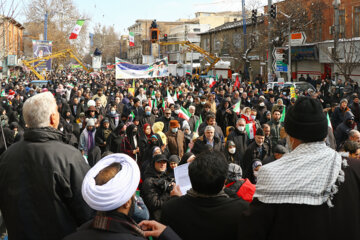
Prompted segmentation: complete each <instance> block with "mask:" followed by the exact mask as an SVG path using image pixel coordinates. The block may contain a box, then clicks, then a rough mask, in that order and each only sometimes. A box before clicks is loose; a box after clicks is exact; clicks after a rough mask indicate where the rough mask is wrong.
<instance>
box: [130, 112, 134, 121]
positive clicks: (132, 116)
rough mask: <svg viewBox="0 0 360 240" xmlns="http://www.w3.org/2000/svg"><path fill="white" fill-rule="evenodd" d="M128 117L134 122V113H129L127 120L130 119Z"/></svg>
mask: <svg viewBox="0 0 360 240" xmlns="http://www.w3.org/2000/svg"><path fill="white" fill-rule="evenodd" d="M130 117H131V118H132V119H131V121H134V119H135V114H134V112H131V113H130V115H129V118H130Z"/></svg>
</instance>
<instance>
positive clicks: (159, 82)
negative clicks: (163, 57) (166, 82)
mask: <svg viewBox="0 0 360 240" xmlns="http://www.w3.org/2000/svg"><path fill="white" fill-rule="evenodd" d="M156 82H157V84H159V85H160V87H161V84H162V81H161V80H160V79H156Z"/></svg>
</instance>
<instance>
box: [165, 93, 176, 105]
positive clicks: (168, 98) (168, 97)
mask: <svg viewBox="0 0 360 240" xmlns="http://www.w3.org/2000/svg"><path fill="white" fill-rule="evenodd" d="M166 92H167V96H166V98H167V99H166V100H167V101H168V103H169V104H171V103H172V104H175V102H174V100H173V98H172V97H171V95H170V93H169V90H167V91H166Z"/></svg>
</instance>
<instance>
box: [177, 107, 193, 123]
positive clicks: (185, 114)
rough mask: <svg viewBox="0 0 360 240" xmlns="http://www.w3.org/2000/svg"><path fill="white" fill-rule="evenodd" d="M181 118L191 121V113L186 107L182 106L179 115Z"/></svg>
mask: <svg viewBox="0 0 360 240" xmlns="http://www.w3.org/2000/svg"><path fill="white" fill-rule="evenodd" d="M178 117H179V118H182V119H185V120H186V121H189V120H190V118H191V114H190V113H189V112H188V110H186V109H185V108H183V107H181V108H180V112H179V115H178Z"/></svg>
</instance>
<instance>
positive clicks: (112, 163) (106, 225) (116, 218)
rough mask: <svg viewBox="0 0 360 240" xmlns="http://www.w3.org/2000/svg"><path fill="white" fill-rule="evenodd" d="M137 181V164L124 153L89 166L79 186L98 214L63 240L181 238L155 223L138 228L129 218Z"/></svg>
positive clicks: (141, 224)
mask: <svg viewBox="0 0 360 240" xmlns="http://www.w3.org/2000/svg"><path fill="white" fill-rule="evenodd" d="M139 182H140V170H139V167H138V165H137V163H136V162H135V161H134V160H133V159H132V158H131V157H129V156H128V155H126V154H121V153H119V154H112V155H109V156H107V157H105V158H103V159H101V160H100V161H99V162H98V163H96V164H95V166H94V167H92V168H91V169H90V170H89V171H88V173H87V174H86V176H85V178H84V181H83V184H82V196H83V198H84V200H85V202H86V203H87V204H88V205H89V206H90V207H91V208H93V209H95V210H97V211H98V212H97V214H96V216H95V218H94V219H93V220H91V221H90V222H88V223H85V224H84V225H83V226H81V227H80V228H79V231H78V232H76V233H73V234H71V235H69V236H67V237H66V238H65V240H73V239H74V240H75V239H76V240H82V239H86V240H92V239H114V238H116V239H120V240H121V239H145V237H148V236H154V237H159V239H180V238H179V237H178V236H177V235H176V233H175V232H174V231H173V230H172V229H171V228H169V227H166V226H164V225H162V224H160V223H158V222H155V221H143V222H141V223H140V224H139V225H137V224H136V223H135V222H134V221H133V220H132V218H131V217H130V216H131V211H132V210H133V207H134V196H135V191H136V189H137V187H138V185H139Z"/></svg>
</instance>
